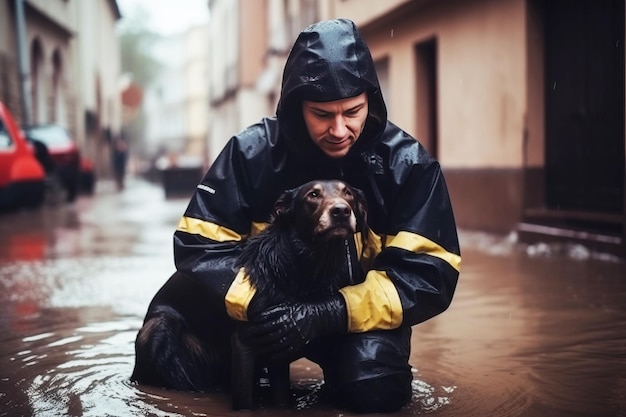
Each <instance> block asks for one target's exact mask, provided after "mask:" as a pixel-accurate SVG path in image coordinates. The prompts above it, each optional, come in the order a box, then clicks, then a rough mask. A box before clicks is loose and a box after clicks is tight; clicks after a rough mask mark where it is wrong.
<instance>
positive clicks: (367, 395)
mask: <svg viewBox="0 0 626 417" xmlns="http://www.w3.org/2000/svg"><path fill="white" fill-rule="evenodd" d="M411 380H412V377H411V375H410V374H408V375H405V374H391V375H386V376H381V377H378V378H372V379H364V380H359V381H354V382H350V383H346V384H343V385H342V386H340V387H333V394H332V397H333V398H332V400H333V402H334V403H335V404H336V406H337V407H339V408H342V409H345V410H348V411H352V412H357V413H390V412H394V411H398V410H399V409H401V408H402V407H403V406H405V405H406V404H407V403H408V402H409V401H410V400H411Z"/></svg>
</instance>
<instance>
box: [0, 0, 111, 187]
mask: <svg viewBox="0 0 626 417" xmlns="http://www.w3.org/2000/svg"><path fill="white" fill-rule="evenodd" d="M20 9H21V10H22V11H23V20H20V19H21V18H20V14H19V10H20ZM120 17H121V15H120V12H119V9H118V6H117V3H116V2H115V1H114V0H2V1H0V99H1V100H2V101H3V102H5V103H6V104H7V105H8V106H9V108H11V110H12V111H13V112H14V113H15V114H16V115H17V117H18V119H19V121H20V123H23V124H33V123H58V124H61V125H63V126H64V127H66V128H67V129H68V130H69V131H70V133H71V134H72V136H73V137H74V138H75V139H76V141H77V142H78V145H79V147H80V148H81V150H82V151H83V153H84V154H85V155H87V156H88V157H90V158H91V159H93V160H94V161H95V162H96V169H97V171H98V174H100V175H107V174H108V173H109V170H110V165H109V142H108V139H109V138H110V137H111V135H115V134H118V133H119V131H120V129H121V122H122V121H121V102H120V92H119V88H118V81H119V77H120V58H119V46H118V41H117V36H116V33H115V26H116V24H117V21H118V20H119V19H120ZM20 21H21V22H23V27H24V32H23V37H21V36H18V35H19V34H20V31H19V28H20ZM20 48H23V50H22V52H23V60H22V61H20V57H21V56H22V55H20Z"/></svg>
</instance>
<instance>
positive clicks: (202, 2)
mask: <svg viewBox="0 0 626 417" xmlns="http://www.w3.org/2000/svg"><path fill="white" fill-rule="evenodd" d="M207 4H208V0H117V5H118V6H119V8H120V12H121V13H122V18H124V16H129V15H132V14H133V10H134V9H135V8H137V7H141V8H143V9H144V10H146V11H147V12H148V13H149V16H146V18H147V19H148V25H147V26H148V27H149V28H150V29H152V30H153V31H155V32H157V33H160V34H162V35H169V34H172V33H179V32H182V31H184V30H185V29H187V28H189V27H190V26H194V25H197V24H201V23H206V22H207V21H208V20H209V9H208V5H207Z"/></svg>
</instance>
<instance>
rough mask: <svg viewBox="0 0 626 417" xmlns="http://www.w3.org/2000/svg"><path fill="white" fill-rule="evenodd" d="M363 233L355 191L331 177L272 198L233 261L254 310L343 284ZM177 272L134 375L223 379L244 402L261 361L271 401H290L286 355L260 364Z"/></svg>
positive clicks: (142, 337)
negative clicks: (260, 224) (265, 219)
mask: <svg viewBox="0 0 626 417" xmlns="http://www.w3.org/2000/svg"><path fill="white" fill-rule="evenodd" d="M368 231H369V229H368V226H367V204H366V200H365V198H364V196H363V194H362V192H361V191H360V190H358V189H356V188H354V187H351V186H350V185H349V184H347V183H345V182H343V181H338V180H317V181H311V182H308V183H306V184H303V185H301V186H299V187H296V188H294V189H291V190H287V191H285V192H283V193H282V194H281V195H280V196H279V197H278V199H277V200H276V202H275V204H274V207H273V210H272V213H271V216H270V221H269V225H268V226H267V227H266V228H265V229H264V230H263V231H262V232H260V233H259V234H257V235H255V236H252V237H250V238H249V239H248V240H247V242H246V243H245V244H244V245H243V247H242V251H241V255H240V257H239V258H238V260H237V262H236V265H235V267H236V270H239V269H240V268H244V269H245V271H246V273H247V274H248V276H249V279H250V282H251V284H252V285H253V287H255V288H256V293H255V296H254V299H253V303H254V305H255V307H254V308H255V309H257V310H258V311H260V309H264V308H269V307H271V306H273V305H276V304H278V303H281V302H284V301H286V300H288V301H294V302H311V301H315V300H321V299H323V298H325V297H328V296H329V295H331V294H335V293H336V292H337V290H338V289H339V288H340V287H341V286H342V285H345V282H342V280H344V281H345V277H346V276H347V274H348V273H349V272H348V268H349V257H348V256H349V255H347V252H346V239H349V238H352V237H353V235H354V234H355V233H357V232H361V236H362V239H363V240H365V239H366V237H367V235H368ZM364 244H365V242H364ZM181 275H182V274H180V273H178V272H177V273H174V275H173V276H172V277H171V278H170V279H169V280H168V282H167V283H166V284H165V285H164V286H163V287H162V288H161V289H160V290H159V291H158V292H157V294H156V295H155V297H154V299H153V300H152V302H151V304H150V306H149V308H148V313H147V314H146V318H145V320H144V325H143V327H142V328H141V329H140V331H139V333H138V335H137V340H136V342H135V352H136V361H135V368H134V369H133V374H132V376H131V380H133V381H136V382H140V383H146V384H149V385H157V386H162V387H164V388H174V389H178V390H191V391H205V392H211V391H212V392H216V391H217V392H220V391H225V390H227V389H228V388H229V387H228V385H230V388H231V389H232V407H233V409H235V410H241V409H252V408H254V405H255V377H256V376H257V375H258V372H259V369H262V368H265V369H268V371H269V380H270V386H271V392H272V396H273V400H274V403H275V405H278V406H285V405H287V404H288V403H289V388H290V387H289V363H282V364H272V366H266V365H267V364H263V363H259V358H258V357H257V355H256V353H255V352H254V350H253V349H252V348H251V347H249V346H247V345H246V344H245V342H244V340H243V339H244V338H243V337H242V332H241V329H242V326H243V325H241V324H237V323H235V322H234V320H232V319H229V318H228V317H226V316H225V317H211V313H210V312H209V311H207V307H206V304H207V301H206V300H204V299H202V295H201V293H202V290H201V289H200V288H199V287H198V286H199V284H198V283H196V282H195V281H194V280H191V279H188V278H186V279H185V277H183V276H181ZM225 341H230V343H225ZM229 364H230V365H229ZM225 380H226V381H229V382H230V384H224V381H225Z"/></svg>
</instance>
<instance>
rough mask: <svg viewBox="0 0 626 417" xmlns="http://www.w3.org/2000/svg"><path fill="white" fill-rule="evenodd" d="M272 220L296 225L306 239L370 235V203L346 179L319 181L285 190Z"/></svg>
mask: <svg viewBox="0 0 626 417" xmlns="http://www.w3.org/2000/svg"><path fill="white" fill-rule="evenodd" d="M271 221H272V223H273V224H277V225H278V226H279V227H295V230H296V233H297V234H298V237H299V238H300V239H302V240H303V241H305V242H315V241H321V242H325V241H329V240H332V239H346V238H347V237H348V236H351V235H353V234H354V233H356V232H358V231H360V232H362V233H363V235H364V236H367V203H366V201H365V197H364V196H363V193H362V192H361V191H360V190H358V189H356V188H354V187H351V186H350V185H348V184H346V183H345V182H343V181H338V180H318V181H311V182H308V183H306V184H303V185H301V186H299V187H297V188H294V189H292V190H288V191H286V192H284V193H283V194H282V195H281V196H280V197H279V198H278V200H277V201H276V203H275V205H274V211H273V215H272V220H271Z"/></svg>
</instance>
